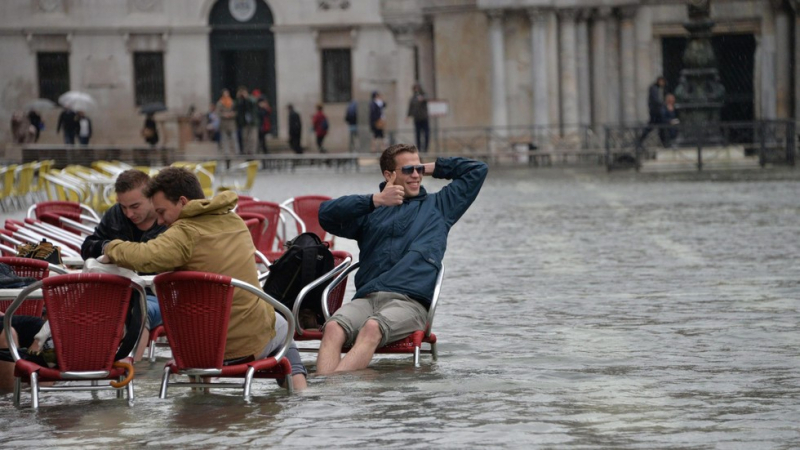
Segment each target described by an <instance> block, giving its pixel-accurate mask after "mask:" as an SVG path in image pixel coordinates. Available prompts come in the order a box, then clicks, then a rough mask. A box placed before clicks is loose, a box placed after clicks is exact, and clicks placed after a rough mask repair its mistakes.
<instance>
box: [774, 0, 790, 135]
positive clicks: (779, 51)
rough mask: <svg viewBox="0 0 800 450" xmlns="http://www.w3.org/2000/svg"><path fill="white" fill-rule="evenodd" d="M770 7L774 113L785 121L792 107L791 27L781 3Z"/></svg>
mask: <svg viewBox="0 0 800 450" xmlns="http://www.w3.org/2000/svg"><path fill="white" fill-rule="evenodd" d="M776 3H777V4H776ZM771 6H772V7H774V8H775V52H776V53H775V98H776V100H777V101H776V105H775V106H776V111H775V112H776V117H777V118H778V119H787V118H789V117H791V107H792V106H791V105H792V100H791V92H792V88H791V77H792V70H791V67H790V64H791V60H792V54H791V45H792V44H791V43H792V39H791V27H790V26H789V14H788V13H787V11H786V9H785V8H784V7H783V5H782V2H773V3H772V5H771Z"/></svg>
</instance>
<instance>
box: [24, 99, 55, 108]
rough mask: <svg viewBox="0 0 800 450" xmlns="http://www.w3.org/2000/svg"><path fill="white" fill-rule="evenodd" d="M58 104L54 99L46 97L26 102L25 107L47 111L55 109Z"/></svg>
mask: <svg viewBox="0 0 800 450" xmlns="http://www.w3.org/2000/svg"><path fill="white" fill-rule="evenodd" d="M56 106H58V105H56V104H55V102H54V101H52V100H50V99H46V98H37V99H34V100H31V101H29V102H28V103H25V106H24V109H25V110H26V111H29V110H34V111H47V110H50V109H55V107H56Z"/></svg>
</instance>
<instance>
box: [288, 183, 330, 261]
mask: <svg viewBox="0 0 800 450" xmlns="http://www.w3.org/2000/svg"><path fill="white" fill-rule="evenodd" d="M330 199H331V197H327V196H325V195H301V196H298V197H292V198H290V199H288V200H286V201H284V202H283V203H281V206H286V207H288V206H291V207H292V208H293V209H294V212H295V213H297V215H298V216H299V217H300V219H301V220H302V221H303V223H304V224H305V228H306V231H309V232H311V233H314V234H316V235H317V236H319V238H320V239H321V240H323V241H325V242H327V243H328V248H330V249H331V250H333V239H334V237H333V235H329V234H328V233H327V232H326V231H325V230H323V229H322V225H320V224H319V205H320V204H322V202H325V201H328V200H330ZM297 232H298V233H302V232H303V231H300V224H299V223H298V224H297ZM326 237H330V239H327V240H326V239H325V238H326Z"/></svg>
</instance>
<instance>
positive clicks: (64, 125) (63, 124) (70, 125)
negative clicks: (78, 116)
mask: <svg viewBox="0 0 800 450" xmlns="http://www.w3.org/2000/svg"><path fill="white" fill-rule="evenodd" d="M77 124H78V123H77V121H76V120H75V111H73V110H71V109H69V108H64V110H63V111H61V114H59V115H58V125H56V133H59V132H61V130H62V129H63V130H64V143H65V144H67V145H75V135H76V134H77V132H76V128H77Z"/></svg>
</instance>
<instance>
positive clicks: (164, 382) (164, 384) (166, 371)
mask: <svg viewBox="0 0 800 450" xmlns="http://www.w3.org/2000/svg"><path fill="white" fill-rule="evenodd" d="M167 383H169V367H164V375H163V376H162V377H161V390H160V391H159V392H158V398H167Z"/></svg>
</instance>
